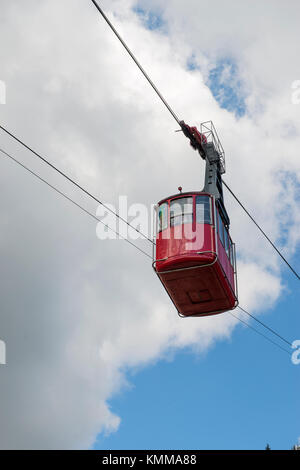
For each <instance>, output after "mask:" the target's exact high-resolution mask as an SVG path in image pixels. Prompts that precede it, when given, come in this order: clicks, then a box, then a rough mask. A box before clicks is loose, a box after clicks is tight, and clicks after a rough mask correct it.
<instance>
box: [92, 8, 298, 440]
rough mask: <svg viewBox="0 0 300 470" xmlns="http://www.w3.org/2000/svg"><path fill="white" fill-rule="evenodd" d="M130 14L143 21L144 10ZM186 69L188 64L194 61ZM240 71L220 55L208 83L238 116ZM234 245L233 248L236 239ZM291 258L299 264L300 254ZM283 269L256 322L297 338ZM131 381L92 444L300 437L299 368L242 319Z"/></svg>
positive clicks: (294, 291) (155, 21)
mask: <svg viewBox="0 0 300 470" xmlns="http://www.w3.org/2000/svg"><path fill="white" fill-rule="evenodd" d="M135 11H136V12H137V13H138V14H139V15H140V16H141V17H142V18H143V19H145V11H143V10H142V9H141V8H136V9H135ZM146 18H148V20H147V21H148V23H147V22H145V20H144V24H145V25H146V27H148V28H149V29H154V28H155V27H159V26H161V24H162V20H160V19H159V17H158V16H157V15H156V14H154V13H150V14H149V15H148V16H147V17H146ZM188 67H189V68H190V69H193V63H192V61H191V63H190V64H189V65H188ZM238 75H239V73H238V66H237V64H236V63H235V62H234V61H233V60H232V59H230V58H228V57H225V58H224V59H221V60H219V61H218V62H217V63H216V65H215V67H214V68H213V69H212V70H211V72H210V75H209V79H208V82H207V84H208V86H209V87H210V90H211V92H212V94H213V96H214V97H215V99H216V100H217V101H218V103H219V105H220V106H221V107H222V108H225V109H227V110H229V111H230V112H232V113H234V114H235V115H236V116H237V117H240V116H243V115H244V114H245V112H246V105H245V95H244V94H243V84H242V82H241V81H240V80H239V76H238ZM251 223H252V222H250V220H249V224H251ZM264 242H265V241H263V243H264ZM265 243H267V242H265ZM236 244H237V250H238V246H239V240H236ZM291 263H292V264H293V265H294V266H295V267H297V266H299V265H300V253H299V251H298V252H297V253H296V254H295V256H294V257H293V260H291ZM282 269H283V273H284V274H283V283H284V284H285V285H286V294H285V295H283V296H282V297H281V299H280V301H279V302H278V303H277V305H276V307H275V308H273V309H271V310H268V311H266V312H265V315H262V316H260V319H261V320H262V321H264V322H265V323H267V324H268V325H270V326H271V327H273V328H274V329H275V330H277V331H278V332H279V333H281V334H282V335H283V336H284V337H285V338H287V339H289V340H290V341H293V340H295V339H298V337H300V333H299V331H300V319H299V304H300V293H299V281H297V280H296V279H295V278H294V276H293V274H292V273H291V272H290V271H289V270H288V269H286V268H285V266H282ZM170 309H173V306H172V305H170ZM235 313H236V314H237V315H239V316H241V317H242V318H244V319H245V320H246V321H248V322H249V319H248V318H245V317H243V316H242V314H241V312H239V311H238V310H236V312H235ZM174 315H176V312H175V310H174ZM187 321H188V320H187ZM197 321H199V322H201V319H199V320H197ZM249 323H250V324H251V325H252V326H253V327H254V328H257V329H258V330H259V331H261V332H262V333H263V334H266V335H268V336H269V337H270V338H272V339H273V340H275V341H277V342H279V343H280V344H281V345H282V346H283V347H286V348H288V346H287V345H285V344H284V343H281V342H280V340H278V339H276V338H275V337H273V336H272V335H270V333H268V332H267V331H266V330H264V329H263V328H261V327H260V326H259V325H257V324H256V323H255V322H254V321H250V322H249ZM129 381H130V383H131V385H132V387H131V388H129V389H128V390H127V391H125V392H122V393H120V394H119V395H117V396H115V397H114V398H113V399H112V400H110V406H111V409H112V411H113V412H114V413H116V414H118V415H119V416H120V417H121V420H122V421H121V424H120V427H119V430H118V431H117V432H116V433H113V434H111V435H110V436H107V437H105V436H103V435H100V436H98V440H97V443H96V445H95V448H98V449H144V448H146V449H264V448H265V446H266V444H267V443H269V444H270V446H271V448H273V449H290V448H291V447H292V446H293V445H294V444H296V443H297V439H298V438H299V437H300V428H299V416H300V410H299V386H300V365H298V366H296V365H294V364H292V362H291V357H290V356H289V355H288V354H286V353H285V352H283V351H281V350H280V349H278V348H276V347H275V346H274V345H272V344H271V343H269V342H268V341H267V340H265V339H264V338H262V337H261V336H259V335H257V334H256V333H255V332H253V331H252V330H250V329H249V328H247V327H245V326H244V325H242V324H239V325H238V326H237V327H236V329H235V330H234V332H233V334H232V337H231V339H230V340H228V341H218V342H217V343H216V344H215V345H214V346H213V347H211V348H210V350H209V351H208V352H207V353H206V354H205V355H197V354H195V353H194V352H193V351H192V350H191V349H185V350H182V351H181V352H178V353H176V355H175V356H172V357H170V360H162V361H159V362H157V363H155V364H153V365H150V366H148V367H146V368H145V369H143V370H141V371H139V372H135V373H130V372H129Z"/></svg>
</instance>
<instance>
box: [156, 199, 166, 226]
mask: <svg viewBox="0 0 300 470" xmlns="http://www.w3.org/2000/svg"><path fill="white" fill-rule="evenodd" d="M166 228H168V204H167V203H166V202H164V203H163V204H161V205H160V206H159V208H158V224H157V230H158V232H161V231H162V230H165V229H166Z"/></svg>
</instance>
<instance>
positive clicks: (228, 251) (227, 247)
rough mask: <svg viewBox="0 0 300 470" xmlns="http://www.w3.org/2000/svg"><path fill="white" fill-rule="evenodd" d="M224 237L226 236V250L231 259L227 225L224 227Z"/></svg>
mask: <svg viewBox="0 0 300 470" xmlns="http://www.w3.org/2000/svg"><path fill="white" fill-rule="evenodd" d="M224 238H225V250H226V253H227V256H228V258H229V259H230V246H229V235H228V232H227V229H226V228H225V227H224Z"/></svg>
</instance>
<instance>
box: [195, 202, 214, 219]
mask: <svg viewBox="0 0 300 470" xmlns="http://www.w3.org/2000/svg"><path fill="white" fill-rule="evenodd" d="M196 222H197V223H198V224H211V211H210V197H209V196H196Z"/></svg>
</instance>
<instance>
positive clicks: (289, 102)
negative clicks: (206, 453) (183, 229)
mask: <svg viewBox="0 0 300 470" xmlns="http://www.w3.org/2000/svg"><path fill="white" fill-rule="evenodd" d="M0 2H1V9H0V11H1V13H0V44H1V46H0V81H1V83H4V84H5V90H6V96H5V104H4V102H3V101H4V100H3V99H2V100H1V99H0V102H1V104H0V122H1V125H3V126H4V127H6V128H7V129H9V130H10V131H12V132H14V133H15V134H16V135H17V136H18V137H19V138H21V139H23V140H24V141H25V142H26V143H27V144H28V145H30V146H32V147H33V148H34V149H35V150H37V151H38V152H40V153H42V154H43V155H45V156H47V158H48V159H49V160H50V161H51V162H52V163H53V164H54V165H56V166H58V167H59V168H60V169H61V170H62V171H65V172H66V173H67V174H68V175H70V176H71V177H72V178H74V179H76V181H78V182H79V183H80V184H81V185H82V186H84V187H85V188H87V189H88V190H89V191H90V192H91V193H93V194H95V195H97V196H98V197H99V198H100V199H101V200H103V201H104V202H106V203H109V204H114V205H115V206H116V207H118V201H119V196H127V197H128V203H129V204H133V203H140V204H144V205H146V206H147V207H149V209H150V207H151V205H153V204H155V203H156V202H157V201H159V200H161V199H162V198H164V197H166V196H167V195H169V194H174V193H175V192H176V191H177V188H178V186H182V187H183V190H201V189H202V187H203V178H204V164H203V161H202V160H201V159H199V158H197V154H196V153H195V152H193V151H192V149H191V147H190V146H189V145H188V142H187V141H186V139H184V138H183V136H182V134H181V133H175V132H174V131H175V130H176V129H178V126H177V124H176V122H175V121H174V120H173V118H172V116H171V115H170V114H169V113H168V111H167V110H166V108H165V107H164V106H163V104H162V103H161V101H160V100H159V98H158V97H157V96H156V95H155V94H154V92H153V90H152V89H151V87H150V86H149V85H148V84H147V82H146V81H145V79H144V77H143V76H142V75H141V73H140V71H139V70H138V69H137V68H136V66H135V64H134V63H133V62H132V61H131V60H130V58H129V56H128V55H127V54H126V52H125V51H124V49H123V48H122V46H121V45H120V43H119V42H118V41H117V40H116V38H115V37H114V36H113V34H112V32H111V31H110V30H109V28H108V26H107V24H106V23H105V22H104V21H103V19H102V18H101V17H100V15H99V14H98V13H97V10H96V9H95V7H94V6H93V4H92V2H90V1H89V0H63V1H58V0H51V1H50V0H43V2H37V1H36V0H26V2H24V1H21V0H13V1H11V2H4V1H3V0H0ZM99 4H100V5H101V6H102V7H103V9H104V10H105V11H106V12H107V14H108V16H109V18H110V19H111V20H112V21H113V23H114V25H115V26H116V27H117V29H118V31H119V32H120V34H121V36H122V37H123V38H124V39H125V40H126V42H127V43H128V45H129V47H130V48H131V49H132V51H133V52H134V54H135V55H136V56H137V57H138V59H139V60H140V62H141V64H142V65H143V67H144V68H145V70H146V71H147V72H148V73H149V75H150V76H151V78H152V80H153V81H154V83H155V84H156V86H157V87H158V88H159V90H160V91H161V93H162V94H163V95H164V97H165V98H166V99H167V101H168V102H169V103H170V105H171V107H172V108H173V109H174V111H175V112H176V114H177V115H178V116H180V119H184V120H185V122H187V123H189V124H190V125H199V124H200V123H201V122H203V121H207V120H212V121H213V122H214V124H215V126H216V128H217V130H218V134H219V136H220V138H221V141H222V144H223V147H224V148H225V152H226V168H227V172H226V175H225V177H224V179H225V180H226V182H227V183H228V184H229V185H230V187H231V188H232V189H233V191H234V192H235V193H236V194H237V195H238V196H239V197H240V199H241V200H242V202H243V203H245V205H246V207H247V209H248V210H249V211H250V212H251V214H253V215H254V216H255V218H256V220H257V221H258V222H259V223H260V224H261V225H262V226H263V228H264V230H265V231H266V232H267V233H268V235H269V236H270V238H271V239H272V240H274V242H275V243H277V244H278V246H279V247H280V249H282V251H283V253H284V255H285V256H286V257H287V259H288V260H289V262H290V263H291V264H292V265H293V266H294V267H295V269H296V270H298V271H299V269H300V246H299V245H300V244H299V242H300V212H299V200H300V193H299V191H300V160H299V158H298V153H297V152H298V148H299V145H300V103H299V101H300V100H299V99H298V98H300V94H299V93H298V92H297V86H298V85H297V82H296V81H297V80H300V66H299V62H298V60H297V58H298V54H297V44H298V43H299V30H298V18H299V13H300V11H299V10H300V6H299V4H298V2H296V1H291V2H289V7H288V8H287V5H286V2H283V1H273V2H272V5H270V3H268V2H264V3H263V4H262V3H261V2H258V1H257V0H254V1H253V0H252V1H248V0H246V1H244V2H234V1H230V0H229V1H228V2H226V5H225V4H224V2H221V1H220V0H213V1H212V2H211V3H210V5H209V8H208V7H207V4H206V3H204V2H202V1H199V0H197V1H196V0H188V2H184V3H183V2H181V1H179V0H169V1H168V2H162V1H161V0H143V1H136V0H110V1H108V0H99ZM2 89H3V87H2ZM0 98H1V97H0ZM2 98H3V96H2ZM0 148H1V149H3V150H5V151H6V152H9V153H10V154H11V155H13V156H14V157H15V158H17V159H18V160H19V161H20V162H22V163H23V164H25V165H27V166H29V167H30V168H31V169H32V170H33V171H36V172H37V173H38V174H39V175H40V176H41V177H43V178H45V179H46V180H47V181H49V182H50V183H51V184H53V185H55V186H56V187H58V188H59V189H60V190H61V191H63V192H65V193H66V194H67V195H68V196H69V197H71V198H74V199H75V200H76V201H77V202H78V203H79V204H82V205H83V206H84V207H85V208H86V209H87V210H89V211H91V212H92V213H93V214H96V211H97V204H96V203H95V201H92V200H91V199H89V198H88V197H86V196H83V195H82V194H81V193H80V192H79V191H78V190H76V189H74V187H72V185H70V184H69V183H68V182H66V181H65V180H64V179H63V178H61V177H60V176H59V175H57V174H56V173H55V172H53V171H52V170H51V169H50V168H49V167H47V166H45V165H43V164H42V163H41V162H40V161H38V160H37V159H36V158H35V157H34V156H33V155H32V154H30V153H29V152H28V151H25V149H24V148H22V147H20V145H18V144H17V143H16V142H13V141H12V140H11V139H10V138H9V137H8V136H7V135H5V134H4V133H3V132H0ZM0 156H1V159H0V165H1V169H0V180H1V188H2V198H1V200H0V210H1V219H0V220H1V222H0V223H1V230H0V233H1V235H0V240H1V243H0V255H1V283H0V289H1V300H2V302H1V310H0V340H1V341H3V342H5V345H6V364H5V365H2V364H0V391H1V398H0V447H1V448H3V449H11V448H18V449H54V448H55V449H143V448H147V449H263V448H265V446H266V445H267V443H269V445H270V446H271V448H274V449H290V448H291V447H292V446H293V445H294V444H296V443H297V442H298V439H299V438H300V427H299V422H300V419H299V418H300V409H299V408H300V403H299V386H300V380H299V371H300V365H296V364H293V363H292V361H291V353H292V351H290V353H288V354H287V353H286V351H283V350H281V349H279V348H278V347H276V346H275V345H274V344H272V343H270V342H268V341H267V340H266V339H265V338H264V337H262V336H260V335H259V334H257V333H256V332H254V331H253V330H251V329H249V328H248V327H247V326H245V325H244V324H242V323H241V322H239V321H238V320H237V319H236V318H234V317H232V316H231V315H230V314H228V313H225V314H222V315H217V316H213V317H207V318H194V319H184V320H182V319H180V318H178V317H177V314H176V311H175V310H174V307H173V305H171V304H170V301H169V298H168V297H167V295H166V294H165V291H164V290H163V288H162V286H161V285H160V283H159V281H158V279H157V277H156V276H155V274H154V273H153V270H152V267H151V260H150V259H148V258H146V257H145V256H143V254H141V253H140V252H138V251H137V250H136V249H135V248H134V247H132V246H130V245H129V244H128V243H126V242H125V241H124V240H99V239H98V238H97V236H96V221H95V220H93V219H92V218H90V217H88V216H87V215H86V214H84V213H82V212H81V211H80V210H79V209H78V208H76V207H74V206H73V205H72V204H70V203H69V202H68V201H66V200H65V199H63V198H61V197H59V196H58V195H57V193H55V192H54V191H53V190H51V189H50V188H49V187H47V186H46V185H45V184H43V183H42V182H41V181H38V180H36V179H35V178H34V177H32V175H29V174H28V173H27V172H26V171H24V169H22V168H20V167H19V166H17V165H16V164H15V163H14V162H12V161H11V160H9V159H8V158H7V157H5V156H4V155H3V154H1V155H0ZM224 193H225V203H226V207H227V210H228V213H229V215H230V219H231V236H232V238H233V240H234V241H235V242H236V246H237V255H238V285H239V300H240V305H241V306H242V307H243V308H246V309H248V310H249V311H250V312H252V313H253V314H255V315H256V316H257V317H258V318H259V319H260V320H262V321H263V322H265V323H267V324H268V325H270V326H271V327H272V328H274V329H275V330H276V331H278V332H279V333H280V334H281V335H282V336H284V337H285V338H287V339H288V340H289V341H291V342H292V341H294V340H297V339H300V331H299V327H300V321H299V301H300V294H299V285H298V284H299V281H298V280H297V279H296V278H295V277H294V276H293V274H292V273H291V271H290V270H288V269H287V268H286V266H285V265H284V264H283V263H282V261H281V260H280V258H279V257H278V256H277V255H276V253H275V252H274V250H273V249H272V248H271V247H270V245H268V244H267V242H266V240H265V239H264V238H263V237H262V235H261V234H260V233H259V232H258V231H257V228H256V227H255V226H254V225H253V224H252V223H251V221H250V220H249V219H248V218H247V216H246V215H245V214H244V213H243V212H242V211H241V208H240V207H239V206H238V205H237V204H236V202H235V201H234V200H233V199H232V198H231V197H230V195H229V194H228V193H227V192H224ZM136 243H137V244H138V246H139V247H141V248H142V249H143V250H146V251H147V252H149V253H150V254H151V246H150V245H149V244H148V243H147V242H146V241H142V240H137V241H136ZM235 314H236V315H238V316H240V318H241V319H243V320H246V321H248V320H249V319H248V318H247V317H244V316H243V315H242V313H241V312H239V311H236V312H235ZM250 324H251V326H252V327H254V328H256V329H258V330H259V331H260V332H261V333H263V334H266V335H268V337H270V338H271V335H269V333H267V332H266V331H265V330H264V329H262V328H261V327H260V326H259V325H258V324H255V323H254V322H253V321H252V322H251V323H250ZM272 339H273V340H275V338H274V337H272ZM276 341H278V343H279V340H278V339H277V340H276ZM280 344H281V346H282V347H284V348H287V349H288V348H289V347H288V345H285V344H284V343H282V342H280Z"/></svg>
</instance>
